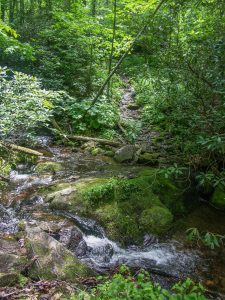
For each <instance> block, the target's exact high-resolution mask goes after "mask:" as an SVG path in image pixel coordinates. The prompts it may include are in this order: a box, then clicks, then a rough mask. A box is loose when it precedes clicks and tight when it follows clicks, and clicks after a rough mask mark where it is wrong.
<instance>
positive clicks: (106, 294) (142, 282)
mask: <svg viewBox="0 0 225 300" xmlns="http://www.w3.org/2000/svg"><path fill="white" fill-rule="evenodd" d="M121 270H122V271H121V272H120V273H118V274H116V275H114V276H113V277H112V278H108V279H107V280H105V282H104V283H102V284H99V285H98V286H97V287H96V288H95V289H92V290H91V291H90V292H89V293H87V292H81V293H80V294H78V295H74V296H72V297H71V298H70V300H84V299H90V300H95V299H96V300H97V299H98V300H118V299H124V300H125V299H127V300H145V299H146V300H181V299H182V300H206V299H207V298H206V297H205V296H204V288H203V286H202V285H201V284H195V283H194V282H193V281H192V280H191V279H190V278H187V279H186V280H185V281H184V282H178V283H177V284H175V285H174V286H173V287H172V288H171V290H170V291H168V290H166V289H164V288H162V287H161V286H160V285H159V284H155V283H153V281H152V280H151V277H150V275H149V274H148V273H147V272H144V271H142V272H140V273H139V274H138V275H137V276H136V277H133V276H132V275H131V274H130V272H129V270H127V268H126V267H124V266H122V267H121Z"/></svg>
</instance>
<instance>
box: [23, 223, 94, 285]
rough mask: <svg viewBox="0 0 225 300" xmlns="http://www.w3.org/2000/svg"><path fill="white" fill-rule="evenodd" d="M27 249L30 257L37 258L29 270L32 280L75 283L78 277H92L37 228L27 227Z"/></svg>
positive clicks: (70, 253) (68, 252)
mask: <svg viewBox="0 0 225 300" xmlns="http://www.w3.org/2000/svg"><path fill="white" fill-rule="evenodd" d="M26 231H27V243H26V244H27V247H28V251H29V253H30V255H31V256H32V257H33V256H37V257H38V259H37V263H36V264H34V265H33V266H32V267H31V268H30V269H29V276H30V277H31V278H34V279H38V278H43V279H55V278H57V279H60V280H69V281H73V282H75V281H77V278H78V277H82V276H84V277H85V276H87V275H88V276H89V275H93V273H94V272H93V271H92V270H91V269H90V268H88V267H87V266H86V265H84V264H83V263H81V262H80V261H79V260H78V259H77V258H76V257H75V256H74V255H73V253H72V252H71V251H69V250H68V249H66V248H65V247H64V246H63V245H62V244H61V243H60V242H58V241H57V240H55V239H54V238H52V237H51V236H49V235H48V234H47V233H45V232H44V231H42V230H41V229H40V228H38V227H34V228H32V227H27V229H26Z"/></svg>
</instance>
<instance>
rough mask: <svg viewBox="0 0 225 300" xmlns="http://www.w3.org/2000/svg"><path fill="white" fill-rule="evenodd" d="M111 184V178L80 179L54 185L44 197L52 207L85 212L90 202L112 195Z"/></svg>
mask: <svg viewBox="0 0 225 300" xmlns="http://www.w3.org/2000/svg"><path fill="white" fill-rule="evenodd" d="M109 186H110V184H109V179H104V178H85V179H80V180H77V181H76V182H74V183H61V184H57V185H56V186H53V187H52V188H51V189H52V191H51V189H50V192H47V193H46V192H45V193H46V195H45V196H44V199H45V201H46V202H48V203H49V204H50V207H51V208H54V209H58V210H70V211H73V212H76V213H79V214H85V213H86V212H87V210H88V209H89V206H90V202H93V201H101V200H103V198H104V199H106V198H110V197H112V195H110V191H109Z"/></svg>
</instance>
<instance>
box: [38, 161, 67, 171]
mask: <svg viewBox="0 0 225 300" xmlns="http://www.w3.org/2000/svg"><path fill="white" fill-rule="evenodd" d="M61 170H62V165H61V164H60V163H58V162H53V161H47V162H40V163H38V164H37V166H36V168H35V172H36V173H38V174H46V173H51V174H55V173H57V172H60V171H61Z"/></svg>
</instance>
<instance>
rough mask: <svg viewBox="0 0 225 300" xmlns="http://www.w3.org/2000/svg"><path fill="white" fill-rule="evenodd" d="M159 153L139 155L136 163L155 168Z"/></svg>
mask: <svg viewBox="0 0 225 300" xmlns="http://www.w3.org/2000/svg"><path fill="white" fill-rule="evenodd" d="M159 156H160V154H159V153H149V152H145V153H143V154H141V155H140V156H139V158H138V162H139V163H142V164H145V165H152V166H155V165H157V164H158V161H159Z"/></svg>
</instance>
